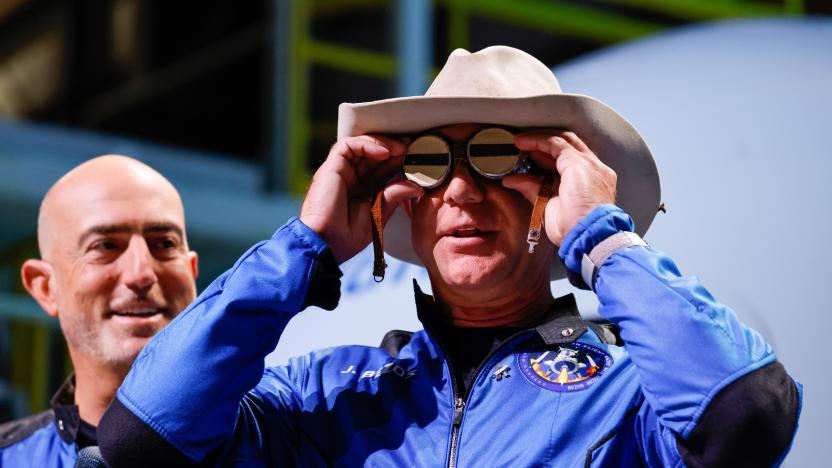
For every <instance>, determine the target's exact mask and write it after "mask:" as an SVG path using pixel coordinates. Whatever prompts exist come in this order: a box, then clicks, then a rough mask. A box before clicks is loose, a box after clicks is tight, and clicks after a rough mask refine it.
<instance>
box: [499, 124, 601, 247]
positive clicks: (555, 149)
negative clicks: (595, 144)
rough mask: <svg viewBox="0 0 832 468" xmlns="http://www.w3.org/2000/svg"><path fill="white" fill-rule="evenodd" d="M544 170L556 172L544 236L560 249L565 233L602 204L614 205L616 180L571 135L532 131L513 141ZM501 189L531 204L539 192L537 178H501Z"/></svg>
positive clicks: (586, 148) (526, 176) (594, 156)
mask: <svg viewBox="0 0 832 468" xmlns="http://www.w3.org/2000/svg"><path fill="white" fill-rule="evenodd" d="M514 144H515V146H517V147H518V148H519V149H521V150H523V151H526V152H527V153H529V155H531V158H532V159H533V160H534V162H535V163H537V164H538V165H539V166H541V167H542V168H543V169H544V170H548V171H553V172H554V171H557V173H558V174H560V180H559V181H556V185H557V190H556V195H555V196H554V197H552V198H551V199H550V200H549V203H548V204H547V205H546V215H545V218H544V222H543V223H544V226H545V229H546V235H547V236H548V237H549V240H551V241H552V242H553V243H554V244H555V245H561V242H563V238H564V237H565V236H566V233H568V232H569V230H570V229H572V227H573V226H575V224H576V223H577V222H578V221H580V220H581V218H583V217H584V216H586V215H587V214H588V213H589V212H590V211H592V210H593V209H594V208H595V207H596V206H598V205H600V204H604V203H615V184H616V180H617V176H616V174H615V172H614V171H613V170H612V169H610V168H609V167H607V166H606V165H605V164H604V163H603V162H601V160H600V159H598V156H596V155H595V153H593V152H592V150H590V149H589V147H588V146H586V144H585V143H584V142H583V141H582V140H581V139H580V138H578V136H577V135H576V134H574V133H573V132H562V131H551V130H550V131H534V132H527V133H522V134H519V135H517V136H516V137H515V139H514ZM503 186H504V187H506V188H510V189H514V190H517V191H518V192H520V193H521V194H523V196H524V197H526V199H528V200H529V201H530V202H532V203H534V201H535V199H536V198H537V193H538V190H539V189H540V178H539V177H536V176H531V175H524V174H515V175H510V176H507V177H505V178H503Z"/></svg>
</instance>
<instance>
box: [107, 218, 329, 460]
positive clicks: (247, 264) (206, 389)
mask: <svg viewBox="0 0 832 468" xmlns="http://www.w3.org/2000/svg"><path fill="white" fill-rule="evenodd" d="M326 248H327V247H326V244H325V243H324V242H323V241H322V240H321V239H320V238H319V237H318V236H317V235H316V234H315V233H314V232H313V231H312V230H311V229H309V228H308V227H306V226H305V225H304V224H303V223H301V222H300V221H299V220H298V219H297V218H294V219H293V220H291V221H290V222H289V223H288V224H286V225H285V226H283V227H282V228H280V229H279V230H278V231H277V232H276V233H275V234H274V236H273V237H272V238H271V239H270V240H268V241H265V242H261V243H259V244H257V245H255V246H254V247H252V248H251V249H250V250H249V251H248V252H246V253H245V254H244V255H243V256H242V257H241V258H240V259H239V260H238V261H237V263H235V265H234V266H233V267H232V268H231V269H230V270H228V271H227V272H226V273H224V274H223V275H222V276H220V277H219V278H217V279H216V280H215V281H214V282H213V283H212V284H211V285H210V286H209V287H208V288H207V289H206V290H205V291H204V292H203V293H202V294H201V295H200V296H199V297H198V298H197V300H196V301H195V302H194V303H193V304H191V305H190V306H189V307H188V308H187V309H186V310H185V311H183V312H182V313H181V314H180V315H179V316H178V317H177V318H176V319H175V320H174V321H173V322H172V323H171V324H170V325H169V326H167V327H166V328H165V329H164V330H162V331H161V332H160V333H159V334H157V335H156V336H155V337H154V338H153V339H152V340H151V341H150V342H149V343H148V344H147V346H145V348H144V349H143V350H142V352H141V353H140V354H139V357H138V358H137V359H136V361H135V363H134V364H133V368H132V370H131V371H130V373H129V374H128V376H127V378H126V379H125V381H124V383H123V384H122V386H121V388H120V389H119V391H118V393H117V398H118V401H119V402H120V403H121V404H122V405H123V406H124V407H126V408H127V409H128V410H129V411H130V412H132V413H133V414H134V415H136V416H138V417H139V418H140V419H141V420H142V421H143V422H144V423H145V424H147V425H148V426H150V427H151V428H152V429H153V430H155V431H156V432H157V433H158V434H159V435H160V436H162V437H163V438H164V439H165V440H167V441H168V442H169V443H170V444H171V445H173V446H174V447H175V448H176V449H177V450H179V451H180V452H182V453H184V454H185V455H187V456H188V457H189V458H191V459H193V460H197V461H198V460H203V459H204V458H205V457H206V456H207V455H208V454H209V452H211V451H212V450H213V449H215V448H217V447H218V446H220V445H221V444H222V443H223V442H225V441H227V440H228V439H229V437H230V436H231V434H232V432H233V431H234V428H235V422H236V421H237V420H238V418H239V417H242V418H246V417H256V411H255V410H252V411H251V413H252V414H248V413H247V412H246V408H249V407H251V408H256V405H255V404H254V403H255V402H253V401H252V402H246V401H243V397H244V394H245V393H246V392H248V391H249V390H251V389H253V388H254V387H255V386H256V385H257V384H258V382H260V381H261V378H263V370H264V364H263V358H264V357H265V356H266V355H267V354H268V353H270V352H271V351H272V350H274V348H275V346H276V345H277V341H278V339H279V337H280V334H281V333H282V331H283V329H284V328H285V326H286V324H287V323H288V322H289V320H290V319H291V318H292V317H293V316H294V315H295V314H296V313H297V312H298V311H300V310H301V308H302V307H303V305H304V300H305V298H306V294H307V289H308V287H309V278H310V274H311V272H312V269H313V265H314V263H315V259H316V258H317V257H318V255H320V254H321V253H322V252H323V251H324V250H325V249H326ZM283 382H284V383H285V384H286V385H287V386H288V385H290V384H291V380H290V379H285V380H283ZM283 392H284V393H285V395H284V396H285V398H284V403H286V404H287V405H291V402H292V401H293V398H292V396H291V395H292V392H293V389H291V388H286V389H284V390H283ZM241 401H242V403H243V404H242V405H241V404H240V403H241ZM247 403H251V404H248V405H247ZM241 411H242V413H243V414H241V413H240V412H241Z"/></svg>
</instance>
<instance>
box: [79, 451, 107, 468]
mask: <svg viewBox="0 0 832 468" xmlns="http://www.w3.org/2000/svg"><path fill="white" fill-rule="evenodd" d="M75 468H107V462H105V461H104V457H102V456H101V450H99V449H98V446H97V445H91V446H89V447H84V448H82V449H81V450H79V451H78V459H77V460H75Z"/></svg>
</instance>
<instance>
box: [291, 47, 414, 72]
mask: <svg viewBox="0 0 832 468" xmlns="http://www.w3.org/2000/svg"><path fill="white" fill-rule="evenodd" d="M306 56H307V58H308V60H309V61H311V62H312V63H315V64H318V65H325V66H328V67H332V68H335V69H338V70H343V71H348V72H353V73H356V74H359V75H363V76H372V77H375V78H383V79H393V78H395V77H396V72H397V70H398V68H397V65H396V57H395V56H394V55H392V54H384V53H379V52H370V51H367V50H364V49H358V48H355V47H345V46H342V45H339V44H333V43H330V42H323V41H309V42H307V44H306Z"/></svg>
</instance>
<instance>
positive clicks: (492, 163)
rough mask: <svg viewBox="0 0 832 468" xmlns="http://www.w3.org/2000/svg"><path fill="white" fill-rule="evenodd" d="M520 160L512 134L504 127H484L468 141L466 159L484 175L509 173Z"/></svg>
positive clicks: (493, 175)
mask: <svg viewBox="0 0 832 468" xmlns="http://www.w3.org/2000/svg"><path fill="white" fill-rule="evenodd" d="M519 160H520V150H519V149H517V147H516V146H514V135H513V134H512V133H511V132H509V131H508V130H506V129H504V128H486V129H484V130H481V131H479V132H477V134H476V135H474V136H473V137H472V138H471V139H470V140H469V141H468V161H470V163H471V166H472V167H473V168H474V169H475V170H476V171H477V172H479V173H480V174H482V175H484V176H486V177H495V178H498V177H503V176H505V175H507V174H510V173H511V171H513V170H514V168H515V167H516V166H517V162H518V161H519Z"/></svg>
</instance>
